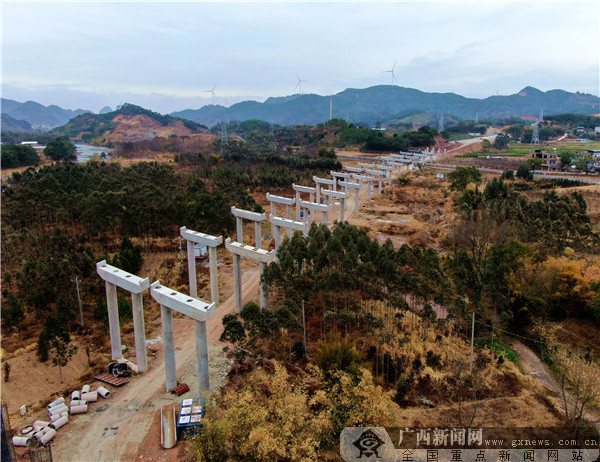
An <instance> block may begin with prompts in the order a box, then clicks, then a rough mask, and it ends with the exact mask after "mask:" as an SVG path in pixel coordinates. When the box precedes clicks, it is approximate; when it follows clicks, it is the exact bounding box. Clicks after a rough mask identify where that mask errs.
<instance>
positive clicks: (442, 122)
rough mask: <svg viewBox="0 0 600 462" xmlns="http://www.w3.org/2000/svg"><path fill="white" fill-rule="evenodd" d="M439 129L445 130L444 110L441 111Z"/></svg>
mask: <svg viewBox="0 0 600 462" xmlns="http://www.w3.org/2000/svg"><path fill="white" fill-rule="evenodd" d="M438 129H439V131H443V130H444V113H443V112H440V118H439V120H438Z"/></svg>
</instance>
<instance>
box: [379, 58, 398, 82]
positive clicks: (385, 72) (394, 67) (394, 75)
mask: <svg viewBox="0 0 600 462" xmlns="http://www.w3.org/2000/svg"><path fill="white" fill-rule="evenodd" d="M397 62H398V60H396V61H394V65H393V66H392V68H391V69H390V70H389V71H383V72H382V74H387V73H388V72H389V73H390V74H392V85H394V82H396V74H395V73H394V69H396V63H397Z"/></svg>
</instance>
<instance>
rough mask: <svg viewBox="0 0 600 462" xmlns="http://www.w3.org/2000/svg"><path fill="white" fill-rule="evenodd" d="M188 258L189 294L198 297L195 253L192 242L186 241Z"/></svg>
mask: <svg viewBox="0 0 600 462" xmlns="http://www.w3.org/2000/svg"><path fill="white" fill-rule="evenodd" d="M186 244H187V258H188V277H189V280H190V295H191V296H192V297H194V298H197V297H198V277H197V276H196V254H195V252H194V243H193V242H192V241H186Z"/></svg>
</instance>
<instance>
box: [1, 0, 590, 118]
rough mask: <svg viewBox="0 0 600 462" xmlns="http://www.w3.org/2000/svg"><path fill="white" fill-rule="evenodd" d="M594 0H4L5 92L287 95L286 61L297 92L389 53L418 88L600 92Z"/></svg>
mask: <svg viewBox="0 0 600 462" xmlns="http://www.w3.org/2000/svg"><path fill="white" fill-rule="evenodd" d="M598 10H599V6H598V4H596V3H570V4H568V5H567V4H561V3H529V2H527V3H525V2H521V3H507V2H499V3H498V2H494V3H489V4H487V3H473V2H471V3H457V2H439V3H426V2H419V3H417V2H412V3H344V2H341V3H70V4H66V3H43V4H39V3H35V4H34V3H5V4H4V5H3V18H2V22H3V23H2V26H3V40H2V54H3V69H2V70H3V78H4V82H9V83H11V87H10V88H9V87H6V88H7V90H9V94H19V95H26V94H27V92H30V93H29V94H31V95H36V97H37V98H44V100H45V101H48V100H49V98H51V97H52V98H57V99H56V100H55V101H52V102H53V103H56V104H60V105H63V106H69V107H73V106H75V105H79V106H81V107H85V106H87V107H91V106H93V105H100V107H102V106H104V105H106V104H118V102H120V101H119V99H120V98H125V99H126V100H130V99H132V100H136V101H144V102H147V104H157V105H158V106H155V107H154V109H158V110H162V111H165V110H174V109H170V108H180V104H183V103H187V102H189V103H190V104H192V103H193V104H194V105H195V106H190V107H197V106H198V105H200V104H205V103H206V102H209V101H210V99H209V98H206V94H204V93H203V91H204V90H206V89H208V88H212V86H213V85H214V83H215V82H218V86H217V88H218V94H219V95H221V96H223V97H228V98H229V99H232V100H235V99H236V98H240V97H250V96H252V95H255V96H254V97H255V98H256V97H257V98H259V99H264V98H266V97H268V96H281V95H286V94H291V93H293V92H294V88H295V85H296V77H295V75H294V73H295V72H298V73H299V74H300V75H301V76H302V79H304V80H307V82H306V83H305V85H304V88H305V91H308V92H318V93H322V94H331V93H335V92H338V91H341V90H343V89H345V88H347V87H364V86H369V85H374V84H383V83H388V82H389V74H382V71H384V70H386V69H389V68H390V67H391V66H392V64H393V62H394V60H396V59H397V60H398V66H397V68H396V69H397V72H396V75H397V77H398V79H399V84H401V85H403V86H410V87H414V88H418V89H422V90H427V91H452V90H454V91H456V92H458V93H461V94H464V95H466V96H475V97H482V96H487V95H489V94H493V93H495V91H496V89H498V90H500V92H501V93H509V92H510V91H513V90H515V88H516V89H517V90H518V89H520V88H522V87H524V86H526V85H534V86H538V87H540V88H550V87H560V88H564V89H568V90H581V91H587V92H591V93H595V94H598V56H599V55H600V46H599V43H600V35H599V27H598V23H597V17H598V12H599V11H598ZM556 18H560V21H556ZM594 73H595V74H594ZM519 79H523V80H522V81H519ZM527 79H531V80H527ZM17 88H18V89H19V90H18V91H17ZM152 95H154V96H152ZM157 95H162V96H160V97H159V96H157ZM86 98H88V99H86ZM102 98H106V99H107V100H109V101H112V103H108V102H107V103H106V104H102V103H99V101H100V100H101V99H102ZM25 99H35V98H33V96H31V97H27V98H25ZM169 99H171V100H172V102H171V103H169ZM86 101H93V103H91V102H90V104H88V105H86V104H85V103H86ZM115 101H116V103H115ZM132 102H133V101H132Z"/></svg>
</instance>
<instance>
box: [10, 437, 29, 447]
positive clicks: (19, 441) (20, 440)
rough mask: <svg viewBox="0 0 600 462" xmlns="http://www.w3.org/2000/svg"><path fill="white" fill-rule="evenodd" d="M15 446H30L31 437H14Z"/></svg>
mask: <svg viewBox="0 0 600 462" xmlns="http://www.w3.org/2000/svg"><path fill="white" fill-rule="evenodd" d="M12 444H13V446H29V445H30V444H31V436H13V439H12Z"/></svg>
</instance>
